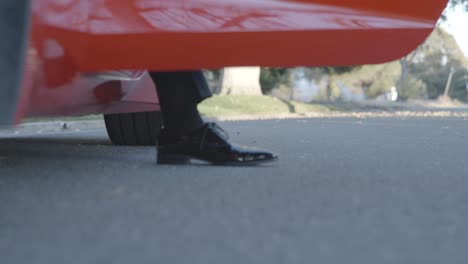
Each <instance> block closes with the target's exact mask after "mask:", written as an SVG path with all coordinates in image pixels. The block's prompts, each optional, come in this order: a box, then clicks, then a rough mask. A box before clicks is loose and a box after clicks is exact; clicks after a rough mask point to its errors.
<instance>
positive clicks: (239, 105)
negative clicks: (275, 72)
mask: <svg viewBox="0 0 468 264" xmlns="http://www.w3.org/2000/svg"><path fill="white" fill-rule="evenodd" d="M198 110H199V111H200V112H201V113H202V114H203V115H205V116H208V117H219V116H245V115H262V114H265V115H274V114H287V113H310V112H328V111H330V108H328V107H326V106H322V105H318V104H304V103H298V102H292V101H286V100H280V99H278V98H275V97H271V96H213V97H212V98H210V99H208V100H206V101H204V102H203V103H201V104H200V105H199V106H198Z"/></svg>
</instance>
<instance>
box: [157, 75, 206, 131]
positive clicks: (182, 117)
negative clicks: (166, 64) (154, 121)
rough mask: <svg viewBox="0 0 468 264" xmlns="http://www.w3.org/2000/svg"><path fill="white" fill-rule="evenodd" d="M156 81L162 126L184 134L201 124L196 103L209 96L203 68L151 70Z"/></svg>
mask: <svg viewBox="0 0 468 264" xmlns="http://www.w3.org/2000/svg"><path fill="white" fill-rule="evenodd" d="M150 76H151V78H152V79H153V81H154V83H155V84H156V90H157V93H158V97H159V102H160V105H161V112H162V116H163V123H164V129H167V130H168V131H170V132H171V133H172V134H173V135H186V134H187V133H190V132H191V131H193V130H195V129H197V128H200V127H201V126H203V124H204V123H203V120H202V119H201V117H200V114H199V112H198V110H197V105H198V103H200V102H201V101H203V100H204V99H206V98H208V97H210V96H211V92H210V90H209V88H208V84H207V82H206V80H205V77H204V76H203V72H202V71H177V72H150Z"/></svg>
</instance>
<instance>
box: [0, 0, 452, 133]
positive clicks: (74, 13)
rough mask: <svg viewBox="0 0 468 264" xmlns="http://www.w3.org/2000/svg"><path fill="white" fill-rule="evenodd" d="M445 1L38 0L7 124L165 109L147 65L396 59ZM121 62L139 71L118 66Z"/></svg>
mask: <svg viewBox="0 0 468 264" xmlns="http://www.w3.org/2000/svg"><path fill="white" fill-rule="evenodd" d="M21 1H23V2H24V0H21ZM446 3H447V1H446V0H430V1H428V0H379V1H376V0H296V1H293V0H67V1H65V0H32V1H30V3H29V7H28V8H29V10H28V12H29V14H30V19H29V22H28V23H29V25H30V26H29V31H28V32H29V33H28V36H29V37H28V38H27V43H26V47H27V50H26V51H25V55H26V56H25V64H24V65H25V67H23V70H22V73H21V75H22V78H21V79H22V82H21V84H20V85H18V87H13V88H12V87H10V88H9V89H16V94H17V98H16V101H14V102H9V105H10V106H11V107H13V108H14V109H13V110H12V111H10V112H9V113H12V114H13V115H14V116H13V117H11V116H9V117H6V116H5V114H4V115H3V117H2V115H1V114H0V125H11V124H12V122H11V120H14V122H13V123H19V122H21V120H22V119H23V118H24V117H32V116H54V115H84V114H97V113H121V112H139V111H153V110H157V109H158V100H157V95H156V92H155V89H154V86H153V83H152V82H151V80H150V78H149V77H148V74H147V73H146V72H145V71H146V70H148V69H149V70H155V71H172V70H192V69H202V68H221V67H225V66H248V65H260V66H281V67H289V66H298V65H303V66H325V65H326V66H338V65H357V64H369V63H381V62H386V61H390V60H394V59H397V58H400V57H402V56H404V55H406V54H407V53H409V52H411V51H412V50H413V49H415V48H416V47H417V46H418V45H420V43H422V42H423V41H424V40H425V39H426V37H427V36H428V35H429V34H430V33H431V31H432V30H433V28H434V26H435V24H436V22H437V20H438V18H439V17H440V14H441V13H442V11H443V9H444V8H445V6H446ZM2 41H5V40H2ZM122 69H131V71H127V72H117V71H118V70H122ZM0 89H6V88H5V87H0ZM1 100H2V99H1V98H0V103H1ZM7 112H8V111H7ZM2 119H3V120H2ZM8 120H10V121H8Z"/></svg>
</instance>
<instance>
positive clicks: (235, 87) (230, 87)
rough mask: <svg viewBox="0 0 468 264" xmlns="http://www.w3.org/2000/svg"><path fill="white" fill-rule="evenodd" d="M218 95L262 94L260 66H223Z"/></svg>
mask: <svg viewBox="0 0 468 264" xmlns="http://www.w3.org/2000/svg"><path fill="white" fill-rule="evenodd" d="M219 94H220V95H262V89H261V87H260V67H229V68H224V71H223V74H222V78H221V91H220V93H219Z"/></svg>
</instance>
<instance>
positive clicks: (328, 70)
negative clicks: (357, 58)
mask: <svg viewBox="0 0 468 264" xmlns="http://www.w3.org/2000/svg"><path fill="white" fill-rule="evenodd" d="M359 68H361V66H341V67H319V68H318V69H320V70H321V71H323V73H325V74H328V75H338V74H343V73H349V72H352V71H354V70H357V69H359Z"/></svg>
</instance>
